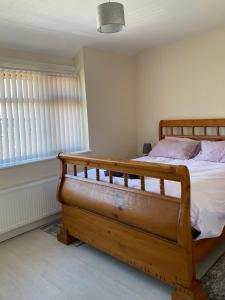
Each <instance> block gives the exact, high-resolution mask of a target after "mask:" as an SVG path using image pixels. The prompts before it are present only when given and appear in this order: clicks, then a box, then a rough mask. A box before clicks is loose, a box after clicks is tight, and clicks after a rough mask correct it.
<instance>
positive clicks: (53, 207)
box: [0, 177, 61, 241]
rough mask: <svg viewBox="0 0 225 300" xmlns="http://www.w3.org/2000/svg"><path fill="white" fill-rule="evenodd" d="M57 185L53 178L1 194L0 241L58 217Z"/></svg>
mask: <svg viewBox="0 0 225 300" xmlns="http://www.w3.org/2000/svg"><path fill="white" fill-rule="evenodd" d="M57 183H58V178H57V177H53V178H48V179H45V180H41V181H35V182H32V183H28V184H24V185H20V186H16V187H13V188H9V189H5V190H1V191H0V241H2V240H5V239H7V238H11V237H12V236H15V235H16V234H21V233H23V232H25V231H28V230H31V229H34V228H37V227H40V226H42V225H44V224H47V223H49V222H51V221H54V220H55V219H57V218H59V213H60V211H61V205H60V203H59V202H58V201H57V200H56V188H57Z"/></svg>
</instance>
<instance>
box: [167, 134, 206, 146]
mask: <svg viewBox="0 0 225 300" xmlns="http://www.w3.org/2000/svg"><path fill="white" fill-rule="evenodd" d="M165 139H166V140H173V141H180V142H194V143H196V142H198V143H199V145H200V144H201V143H200V141H196V140H192V139H189V138H185V137H177V136H165Z"/></svg>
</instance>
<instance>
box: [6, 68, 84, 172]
mask: <svg viewBox="0 0 225 300" xmlns="http://www.w3.org/2000/svg"><path fill="white" fill-rule="evenodd" d="M82 84H83V83H82V74H79V75H76V76H74V75H71V74H53V73H52V74H51V73H45V72H32V71H20V70H19V71H18V70H9V69H6V70H3V69H0V167H1V166H4V165H5V164H13V163H19V162H23V161H26V160H36V159H37V160H38V159H42V158H48V157H52V156H54V155H56V154H57V153H58V152H60V151H64V152H79V151H86V150H88V149H89V141H88V126H87V107H86V97H85V89H84V87H83V85H82Z"/></svg>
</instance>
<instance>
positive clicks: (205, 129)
mask: <svg viewBox="0 0 225 300" xmlns="http://www.w3.org/2000/svg"><path fill="white" fill-rule="evenodd" d="M204 135H205V136H207V127H204Z"/></svg>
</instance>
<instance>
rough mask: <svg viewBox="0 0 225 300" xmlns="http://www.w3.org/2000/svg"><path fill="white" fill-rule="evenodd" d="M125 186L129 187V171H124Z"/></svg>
mask: <svg viewBox="0 0 225 300" xmlns="http://www.w3.org/2000/svg"><path fill="white" fill-rule="evenodd" d="M124 186H125V187H128V175H127V173H124Z"/></svg>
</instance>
